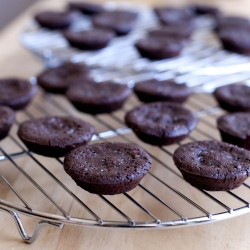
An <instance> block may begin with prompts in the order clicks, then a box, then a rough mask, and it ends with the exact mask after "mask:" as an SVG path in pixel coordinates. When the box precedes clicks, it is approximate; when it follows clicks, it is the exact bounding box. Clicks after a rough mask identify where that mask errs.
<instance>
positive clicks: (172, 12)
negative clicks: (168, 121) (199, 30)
mask: <svg viewBox="0 0 250 250" xmlns="http://www.w3.org/2000/svg"><path fill="white" fill-rule="evenodd" d="M154 11H155V13H156V15H157V16H158V18H159V20H160V22H161V23H162V24H164V25H172V24H179V25H184V26H185V25H186V24H188V23H192V24H193V25H194V22H195V20H194V13H193V11H192V10H191V9H190V8H188V7H187V8H172V7H159V8H155V9H154Z"/></svg>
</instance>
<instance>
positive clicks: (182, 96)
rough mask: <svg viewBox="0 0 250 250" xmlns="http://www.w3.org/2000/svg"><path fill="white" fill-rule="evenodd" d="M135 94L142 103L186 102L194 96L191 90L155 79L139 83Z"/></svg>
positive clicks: (135, 88) (183, 85)
mask: <svg viewBox="0 0 250 250" xmlns="http://www.w3.org/2000/svg"><path fill="white" fill-rule="evenodd" d="M134 92H135V93H136V95H137V96H138V98H139V99H140V101H142V102H157V101H169V102H180V103H182V102H184V101H186V99H187V98H188V97H189V96H190V95H191V94H192V90H191V88H189V87H187V86H186V85H185V84H177V83H175V82H173V81H157V80H155V79H152V80H148V81H144V82H138V83H137V84H136V85H135V87H134Z"/></svg>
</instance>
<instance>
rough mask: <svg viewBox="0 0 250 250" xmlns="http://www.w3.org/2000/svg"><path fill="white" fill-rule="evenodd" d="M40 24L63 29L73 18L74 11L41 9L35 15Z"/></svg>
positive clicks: (49, 27)
mask: <svg viewBox="0 0 250 250" xmlns="http://www.w3.org/2000/svg"><path fill="white" fill-rule="evenodd" d="M35 19H36V21H37V22H38V23H39V25H40V26H42V27H44V28H48V29H65V28H68V27H69V25H70V24H71V23H72V22H73V21H74V19H75V13H74V12H57V11H43V12H40V13H38V14H36V16H35Z"/></svg>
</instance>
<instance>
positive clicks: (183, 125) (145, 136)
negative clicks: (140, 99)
mask: <svg viewBox="0 0 250 250" xmlns="http://www.w3.org/2000/svg"><path fill="white" fill-rule="evenodd" d="M125 122H126V124H127V125H128V127H130V128H131V129H132V130H133V131H134V132H135V134H136V135H137V136H138V137H139V138H140V139H141V140H142V141H144V142H146V143H149V144H153V145H170V144H173V143H177V142H179V141H181V140H183V139H184V138H186V137H187V136H188V134H189V133H190V132H191V131H192V130H193V129H194V128H195V127H196V125H197V118H196V116H195V115H194V113H192V112H191V111H189V110H188V109H186V108H184V107H183V106H181V105H180V104H177V103H170V102H154V103H150V104H144V105H142V106H140V107H137V108H135V109H133V110H132V111H130V112H128V113H127V114H126V116H125Z"/></svg>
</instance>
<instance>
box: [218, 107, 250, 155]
mask: <svg viewBox="0 0 250 250" xmlns="http://www.w3.org/2000/svg"><path fill="white" fill-rule="evenodd" d="M217 128H218V129H219V130H220V133H221V138H222V140H223V141H224V142H228V143H230V144H234V145H237V146H239V147H241V148H245V149H248V150H250V113H247V112H245V113H243V112H238V113H232V114H225V115H223V116H221V117H219V118H218V120H217Z"/></svg>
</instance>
